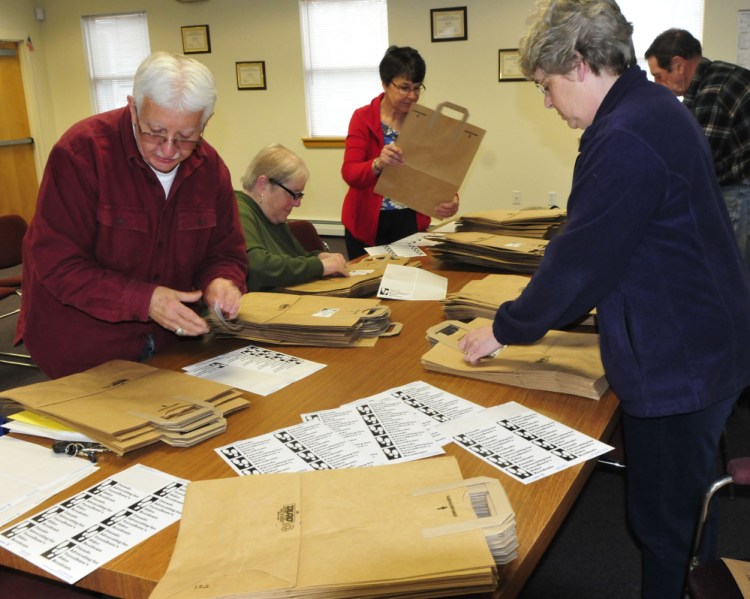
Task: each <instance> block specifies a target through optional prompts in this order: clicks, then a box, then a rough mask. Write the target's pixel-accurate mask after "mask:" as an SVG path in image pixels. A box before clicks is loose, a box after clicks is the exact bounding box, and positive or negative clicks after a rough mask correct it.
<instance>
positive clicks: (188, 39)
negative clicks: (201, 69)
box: [180, 25, 211, 54]
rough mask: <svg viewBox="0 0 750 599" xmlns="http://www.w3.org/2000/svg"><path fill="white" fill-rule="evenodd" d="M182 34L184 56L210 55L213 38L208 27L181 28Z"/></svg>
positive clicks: (188, 26)
mask: <svg viewBox="0 0 750 599" xmlns="http://www.w3.org/2000/svg"><path fill="white" fill-rule="evenodd" d="M180 30H181V32H182V52H183V54H208V53H210V52H211V38H210V37H209V35H208V25H187V26H185V27H180Z"/></svg>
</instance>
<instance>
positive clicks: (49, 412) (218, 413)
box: [2, 360, 250, 455]
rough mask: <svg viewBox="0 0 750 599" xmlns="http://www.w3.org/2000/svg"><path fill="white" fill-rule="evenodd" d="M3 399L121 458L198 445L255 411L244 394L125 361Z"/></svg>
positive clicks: (30, 387) (18, 391)
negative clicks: (150, 448)
mask: <svg viewBox="0 0 750 599" xmlns="http://www.w3.org/2000/svg"><path fill="white" fill-rule="evenodd" d="M2 396H3V398H8V399H12V400H14V401H16V402H18V403H20V404H21V405H23V406H24V407H25V408H26V409H28V410H30V411H32V412H35V413H37V414H41V415H42V416H47V417H49V418H52V419H53V420H56V421H58V422H61V423H63V424H66V425H67V426H69V427H71V428H73V429H75V430H78V431H80V432H82V433H84V434H85V435H86V436H88V437H90V438H91V439H94V440H96V441H98V442H99V443H101V444H102V445H105V446H106V447H108V448H109V449H111V450H112V451H114V452H116V453H118V454H120V455H123V454H125V453H126V452H128V451H132V450H134V449H138V448H140V447H143V446H145V445H150V444H151V443H156V442H157V441H163V442H164V443H167V444H169V445H175V446H178V447H188V446H190V445H195V444H196V443H200V442H201V441H203V440H205V439H207V438H209V437H213V436H214V435H218V434H219V433H221V432H223V431H224V430H225V429H226V424H227V423H226V419H225V418H224V416H225V415H227V414H229V413H230V412H233V411H235V410H239V409H241V408H245V407H247V406H248V405H250V402H248V401H247V400H246V399H243V398H242V394H241V392H240V391H237V390H236V389H232V388H231V387H227V386H226V385H222V384H221V383H216V382H214V381H209V380H206V379H200V378H197V377H193V376H190V375H187V374H184V373H181V372H174V371H171V370H161V369H159V368H154V367H153V366H147V365H146V364H141V363H137V362H128V361H126V360H112V361H111V362H106V363H105V364H102V365H101V366H97V367H96V368H92V369H90V370H86V371H84V372H80V373H77V374H72V375H70V376H66V377H63V378H60V379H55V380H51V381H45V382H42V383H36V384H33V385H28V386H25V387H17V388H15V389H11V390H9V391H3V392H2Z"/></svg>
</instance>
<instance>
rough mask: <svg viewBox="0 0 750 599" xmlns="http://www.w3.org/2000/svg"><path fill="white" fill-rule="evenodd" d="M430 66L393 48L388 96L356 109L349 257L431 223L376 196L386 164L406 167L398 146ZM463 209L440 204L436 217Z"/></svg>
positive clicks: (346, 172)
mask: <svg viewBox="0 0 750 599" xmlns="http://www.w3.org/2000/svg"><path fill="white" fill-rule="evenodd" d="M425 71H426V66H425V62H424V59H423V58H422V57H421V56H420V55H419V52H417V51H416V50H415V49H414V48H410V47H408V46H405V47H397V46H391V47H390V48H388V50H387V51H386V53H385V56H384V57H383V60H381V61H380V80H381V82H382V84H383V93H382V94H380V95H379V96H378V97H377V98H375V99H374V100H373V101H372V102H370V104H368V105H367V106H363V107H361V108H358V109H357V110H355V111H354V114H353V115H352V119H351V121H350V123H349V133H348V134H347V137H346V149H345V151H344V164H343V166H342V167H341V174H342V176H343V177H344V181H346V183H347V184H348V185H349V191H348V192H347V194H346V197H345V198H344V206H343V209H342V213H341V221H342V222H343V223H344V229H345V231H344V236H345V241H346V249H347V253H348V254H349V258H356V257H358V256H361V255H362V254H364V253H365V248H366V247H370V246H374V245H384V244H388V243H393V242H394V241H397V240H399V239H402V238H404V237H408V236H409V235H413V234H414V233H416V232H418V231H424V230H426V229H427V226H428V225H429V224H430V217H429V216H427V215H426V214H421V213H419V212H415V211H414V210H412V209H411V208H407V207H406V206H404V205H402V204H399V203H398V202H396V201H394V200H391V199H390V198H386V197H383V196H380V195H378V194H376V193H375V191H374V188H375V183H376V182H377V179H378V176H379V175H380V173H381V172H382V170H383V166H385V165H388V166H398V165H401V164H403V163H404V158H403V155H402V152H401V149H400V148H399V147H398V146H397V145H396V144H395V143H394V142H395V141H396V139H397V138H398V132H399V131H400V130H401V126H402V125H403V124H404V119H405V118H406V115H407V113H408V112H409V108H410V107H411V105H412V104H413V103H415V102H416V101H417V100H419V95H420V94H421V93H422V92H423V91H424V90H425V87H424V84H423V81H424V76H425ZM457 210H458V197H455V198H453V200H451V201H447V202H445V203H443V204H440V205H439V206H438V207H437V214H438V216H440V218H449V217H451V216H453V215H454V214H456V212H457Z"/></svg>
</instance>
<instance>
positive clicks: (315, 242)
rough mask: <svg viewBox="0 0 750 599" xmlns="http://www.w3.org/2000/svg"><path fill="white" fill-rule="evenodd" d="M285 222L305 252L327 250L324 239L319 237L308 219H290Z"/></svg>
mask: <svg viewBox="0 0 750 599" xmlns="http://www.w3.org/2000/svg"><path fill="white" fill-rule="evenodd" d="M287 224H288V225H289V228H290V229H291V230H292V234H293V235H294V236H295V237H296V238H297V241H299V242H300V244H301V245H302V247H303V248H304V250H305V251H306V252H315V251H318V252H327V251H328V246H327V245H326V243H325V241H323V240H322V239H321V238H320V235H318V231H317V230H316V229H315V225H313V224H312V223H311V222H310V221H309V220H290V221H287Z"/></svg>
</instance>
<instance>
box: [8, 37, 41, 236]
mask: <svg viewBox="0 0 750 599" xmlns="http://www.w3.org/2000/svg"><path fill="white" fill-rule="evenodd" d="M38 191H39V183H38V182H37V178H36V168H35V166H34V143H33V140H32V139H31V133H30V130H29V117H28V115H27V112H26V97H25V95H24V92H23V81H22V79H21V63H20V61H19V59H18V44H16V43H15V42H0V214H20V215H21V216H23V217H24V218H25V219H26V221H27V222H29V221H30V220H31V217H32V216H33V215H34V210H35V208H36V196H37V192H38Z"/></svg>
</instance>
